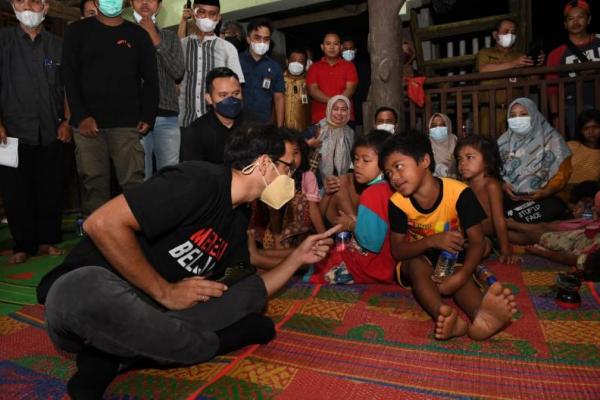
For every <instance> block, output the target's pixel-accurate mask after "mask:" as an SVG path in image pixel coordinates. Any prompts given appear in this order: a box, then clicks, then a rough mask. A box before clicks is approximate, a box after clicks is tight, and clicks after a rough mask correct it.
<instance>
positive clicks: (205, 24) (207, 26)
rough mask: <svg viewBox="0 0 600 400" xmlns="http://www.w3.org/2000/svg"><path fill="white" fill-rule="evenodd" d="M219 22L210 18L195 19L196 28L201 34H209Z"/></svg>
mask: <svg viewBox="0 0 600 400" xmlns="http://www.w3.org/2000/svg"><path fill="white" fill-rule="evenodd" d="M218 23H219V21H215V20H212V19H210V18H197V19H196V26H197V27H198V29H200V31H201V32H204V33H210V32H213V31H214V30H215V28H216V27H217V24H218Z"/></svg>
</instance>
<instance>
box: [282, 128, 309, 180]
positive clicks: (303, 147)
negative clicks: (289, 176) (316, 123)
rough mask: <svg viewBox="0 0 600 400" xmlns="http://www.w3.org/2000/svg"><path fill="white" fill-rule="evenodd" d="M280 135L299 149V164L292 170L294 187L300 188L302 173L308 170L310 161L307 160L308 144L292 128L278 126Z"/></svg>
mask: <svg viewBox="0 0 600 400" xmlns="http://www.w3.org/2000/svg"><path fill="white" fill-rule="evenodd" d="M279 133H280V135H281V137H282V138H283V140H284V142H288V143H293V144H295V145H297V146H298V150H299V151H300V156H301V159H300V166H299V167H298V169H296V172H294V180H295V181H296V189H297V190H298V189H301V188H302V175H303V174H304V173H305V172H306V171H308V170H310V163H309V161H308V153H309V151H310V149H309V147H308V144H306V140H305V139H304V137H303V136H302V134H301V133H300V132H298V131H296V130H293V129H287V128H280V132H279Z"/></svg>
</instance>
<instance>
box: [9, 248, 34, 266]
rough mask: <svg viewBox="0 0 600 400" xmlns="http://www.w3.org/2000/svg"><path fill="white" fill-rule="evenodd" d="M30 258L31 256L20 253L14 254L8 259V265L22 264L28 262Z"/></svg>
mask: <svg viewBox="0 0 600 400" xmlns="http://www.w3.org/2000/svg"><path fill="white" fill-rule="evenodd" d="M28 258H29V254H27V253H23V252H22V251H19V252H18V253H15V254H13V255H12V256H11V257H10V258H9V259H8V263H9V264H22V263H24V262H25V261H27V259H28Z"/></svg>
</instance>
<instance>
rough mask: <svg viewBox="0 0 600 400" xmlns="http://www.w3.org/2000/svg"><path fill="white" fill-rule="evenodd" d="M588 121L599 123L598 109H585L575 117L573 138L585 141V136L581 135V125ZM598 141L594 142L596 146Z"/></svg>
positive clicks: (599, 112) (580, 141)
mask: <svg viewBox="0 0 600 400" xmlns="http://www.w3.org/2000/svg"><path fill="white" fill-rule="evenodd" d="M590 121H595V122H596V123H598V124H600V111H598V110H595V109H589V110H585V111H584V112H582V113H581V114H579V116H578V117H577V122H576V123H575V136H574V137H573V139H574V140H577V141H578V142H579V143H585V137H583V127H584V126H585V124H587V123H588V122H590ZM599 146H600V143H596V147H599Z"/></svg>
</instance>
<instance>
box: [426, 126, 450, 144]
mask: <svg viewBox="0 0 600 400" xmlns="http://www.w3.org/2000/svg"><path fill="white" fill-rule="evenodd" d="M429 137H430V138H431V139H432V140H437V141H440V140H446V139H447V138H448V127H447V126H436V127H435V128H429Z"/></svg>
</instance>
